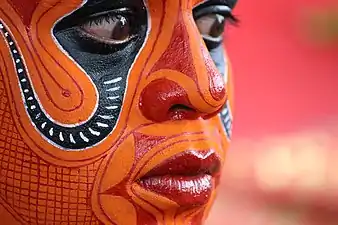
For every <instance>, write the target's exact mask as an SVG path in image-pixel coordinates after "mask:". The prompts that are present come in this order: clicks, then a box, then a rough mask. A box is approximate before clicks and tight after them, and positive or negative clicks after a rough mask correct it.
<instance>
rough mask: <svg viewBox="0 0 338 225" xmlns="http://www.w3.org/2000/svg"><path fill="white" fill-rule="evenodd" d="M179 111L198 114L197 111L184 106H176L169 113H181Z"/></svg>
mask: <svg viewBox="0 0 338 225" xmlns="http://www.w3.org/2000/svg"><path fill="white" fill-rule="evenodd" d="M179 110H182V111H193V112H196V110H194V109H192V108H190V107H189V106H186V105H182V104H175V105H173V106H171V107H170V109H169V112H174V111H179Z"/></svg>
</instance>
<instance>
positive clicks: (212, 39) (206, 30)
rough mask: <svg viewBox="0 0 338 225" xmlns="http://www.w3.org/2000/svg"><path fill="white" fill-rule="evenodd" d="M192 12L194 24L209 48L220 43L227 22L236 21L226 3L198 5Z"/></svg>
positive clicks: (232, 22) (234, 22)
mask: <svg viewBox="0 0 338 225" xmlns="http://www.w3.org/2000/svg"><path fill="white" fill-rule="evenodd" d="M193 13H194V19H195V23H196V26H197V28H198V30H199V32H200V34H201V35H202V37H203V39H204V41H205V43H206V45H207V47H208V48H209V50H210V49H213V48H216V47H218V46H219V45H220V44H221V43H222V41H223V37H224V33H225V30H226V25H227V24H236V23H237V22H238V20H237V18H236V17H235V16H234V15H233V14H232V10H231V8H230V7H229V6H226V5H218V4H216V5H214V4H213V5H207V6H204V5H200V6H197V7H196V8H195V9H194V11H193Z"/></svg>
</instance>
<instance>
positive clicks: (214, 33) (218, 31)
mask: <svg viewBox="0 0 338 225" xmlns="http://www.w3.org/2000/svg"><path fill="white" fill-rule="evenodd" d="M224 28H225V19H224V18H216V19H215V22H214V24H213V25H212V28H211V30H210V36H211V37H219V36H221V35H222V34H223V32H224Z"/></svg>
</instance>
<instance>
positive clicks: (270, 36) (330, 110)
mask: <svg viewBox="0 0 338 225" xmlns="http://www.w3.org/2000/svg"><path fill="white" fill-rule="evenodd" d="M235 14H236V15H238V17H239V19H240V20H241V23H240V26H239V27H235V28H230V29H229V32H228V37H227V38H226V45H227V49H228V53H229V56H230V58H231V60H232V67H233V71H234V74H235V76H234V79H235V100H236V102H235V124H234V137H233V144H232V148H231V149H230V151H229V153H228V159H227V166H226V168H225V172H224V173H225V175H224V179H223V186H222V187H220V191H219V198H218V200H217V202H216V205H215V207H214V209H213V211H212V213H211V215H210V219H209V221H208V222H207V224H208V225H243V224H245V225H300V224H302V225H304V224H305V225H331V224H332V225H333V224H334V225H337V224H338V172H335V171H336V169H338V166H337V168H336V165H335V164H338V152H337V150H336V148H337V147H338V138H336V137H337V136H338V38H337V37H332V36H330V34H331V33H330V32H329V30H330V29H332V27H330V26H328V25H327V24H328V23H327V22H328V18H329V16H328V15H330V14H331V15H333V14H335V15H338V1H337V0H321V1H315V0H293V1H283V0H274V1H271V0H261V1H248V0H239V3H238V6H237V8H236V10H235ZM331 17H332V16H331ZM336 18H337V17H336ZM331 24H332V23H331ZM336 25H337V23H336ZM336 29H337V28H336Z"/></svg>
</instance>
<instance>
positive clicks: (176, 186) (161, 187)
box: [139, 174, 214, 207]
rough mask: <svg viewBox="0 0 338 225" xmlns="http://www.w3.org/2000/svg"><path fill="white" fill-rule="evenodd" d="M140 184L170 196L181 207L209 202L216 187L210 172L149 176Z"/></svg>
mask: <svg viewBox="0 0 338 225" xmlns="http://www.w3.org/2000/svg"><path fill="white" fill-rule="evenodd" d="M139 184H140V185H141V186H142V187H143V188H145V189H147V190H149V191H152V192H155V193H157V194H159V195H162V196H165V197H167V198H169V199H170V200H172V201H174V202H176V203H177V204H178V205H180V206H181V207H196V206H201V205H205V204H207V203H208V202H209V200H210V197H211V193H212V191H213V189H214V184H213V178H212V176H211V175H208V174H201V175H196V176H180V175H177V176H173V175H167V176H159V177H148V178H145V179H142V180H140V181H139Z"/></svg>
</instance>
